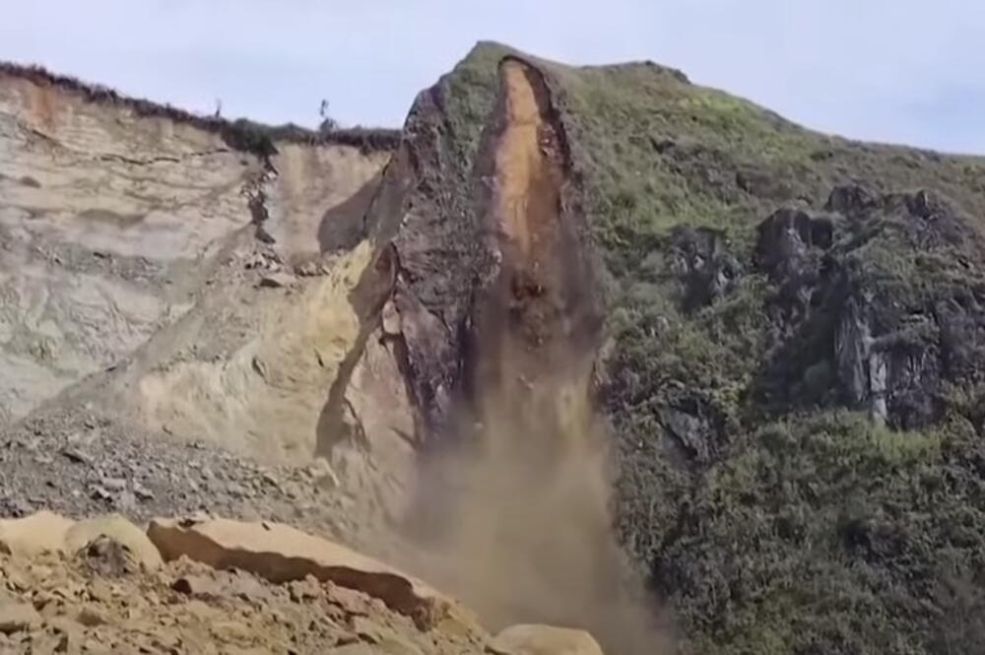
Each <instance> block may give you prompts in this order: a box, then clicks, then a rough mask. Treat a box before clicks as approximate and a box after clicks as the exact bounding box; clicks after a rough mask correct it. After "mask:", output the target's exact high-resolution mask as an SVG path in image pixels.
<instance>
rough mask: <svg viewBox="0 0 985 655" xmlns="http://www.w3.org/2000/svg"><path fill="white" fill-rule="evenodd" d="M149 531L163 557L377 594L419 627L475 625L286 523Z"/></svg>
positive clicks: (420, 587)
mask: <svg viewBox="0 0 985 655" xmlns="http://www.w3.org/2000/svg"><path fill="white" fill-rule="evenodd" d="M147 534H148V536H149V537H150V540H151V541H152V542H153V543H154V545H155V546H157V548H158V550H159V551H160V553H161V555H162V556H163V557H164V559H165V560H166V561H171V560H175V559H178V558H180V557H181V556H183V555H184V556H186V557H188V558H189V559H192V560H195V561H198V562H202V563H204V564H207V565H209V566H211V567H213V568H216V569H228V568H237V569H242V570H244V571H249V572H250V573H253V574H254V575H257V576H259V577H262V578H265V579H267V580H269V581H271V582H274V583H284V582H289V581H293V580H303V579H304V578H305V577H306V576H308V575H311V576H313V577H315V578H316V579H318V580H321V581H323V582H324V581H331V582H333V583H334V584H336V585H339V586H341V587H347V588H349V589H355V590H357V591H361V592H363V593H365V594H367V595H369V596H372V597H374V598H378V599H380V600H381V601H383V602H384V603H385V604H386V605H387V606H388V607H389V608H390V609H392V610H394V611H396V612H399V613H401V614H404V615H406V616H409V617H410V618H411V619H413V620H414V622H415V623H416V624H417V626H418V627H419V628H421V629H422V630H423V629H430V628H434V627H439V626H442V624H444V623H445V622H447V621H452V622H455V623H463V622H464V623H466V624H468V625H473V624H472V620H471V618H470V617H468V616H466V615H465V613H464V610H463V609H462V608H461V607H459V606H458V605H457V604H456V603H455V602H454V601H452V600H451V599H450V598H448V597H446V596H444V595H442V594H441V593H439V592H438V591H436V590H434V589H432V588H430V587H428V586H427V585H425V584H424V583H423V582H421V581H419V580H416V579H414V578H412V577H410V576H408V575H405V574H403V573H401V572H399V571H397V570H396V569H393V568H391V567H389V566H387V565H386V564H383V563H381V562H378V561H376V560H374V559H371V558H369V557H366V556H364V555H361V554H360V553H357V552H355V551H353V550H350V549H348V548H346V547H345V546H341V545H339V544H336V543H333V542H331V541H328V540H326V539H320V538H318V537H314V536H312V535H309V534H305V533H304V532H301V531H299V530H295V529H294V528H291V527H289V526H286V525H280V524H276V523H269V522H266V521H264V522H258V523H246V522H240V521H232V520H227V519H213V520H207V521H195V520H191V519H188V520H173V519H157V520H154V521H152V522H151V524H150V527H149V528H148V531H147Z"/></svg>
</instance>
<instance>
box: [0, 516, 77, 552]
mask: <svg viewBox="0 0 985 655" xmlns="http://www.w3.org/2000/svg"><path fill="white" fill-rule="evenodd" d="M73 525H75V521H73V520H72V519H67V518H65V517H64V516H59V515H58V514H54V513H52V512H49V511H41V512H36V513H34V514H31V515H30V516H25V517H24V518H19V519H0V548H2V549H3V550H4V551H5V552H8V553H10V554H12V555H20V556H23V557H33V556H35V555H39V554H41V553H44V552H63V551H64V550H65V537H66V535H67V534H68V531H69V530H70V529H71V528H72V526H73Z"/></svg>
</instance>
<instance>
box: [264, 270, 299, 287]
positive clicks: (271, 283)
mask: <svg viewBox="0 0 985 655" xmlns="http://www.w3.org/2000/svg"><path fill="white" fill-rule="evenodd" d="M297 282H298V279H297V278H296V277H294V276H293V275H291V274H290V273H270V274H268V275H264V276H263V277H261V278H260V286H261V287H267V288H271V289H279V288H289V287H292V286H294V285H296V284H297Z"/></svg>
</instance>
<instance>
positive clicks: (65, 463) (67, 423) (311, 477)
mask: <svg viewBox="0 0 985 655" xmlns="http://www.w3.org/2000/svg"><path fill="white" fill-rule="evenodd" d="M83 417H84V420H80V418H79V417H78V415H75V416H66V415H64V414H62V413H52V414H46V415H41V416H37V417H35V418H34V419H32V420H31V421H27V422H24V423H20V424H17V425H16V426H14V427H13V428H11V429H9V430H7V431H6V432H0V443H2V444H6V447H5V448H3V449H2V452H0V498H2V501H0V518H2V517H19V516H24V515H27V514H30V513H33V512H35V511H38V510H50V511H52V512H57V513H60V514H63V515H65V516H69V517H79V518H81V517H86V516H94V515H101V514H106V513H114V512H115V513H119V514H121V515H123V516H125V517H126V518H128V519H130V520H132V521H136V522H138V523H140V522H145V521H148V520H150V519H152V518H153V517H155V516H171V515H179V516H187V515H192V514H194V513H196V512H199V511H201V510H207V511H209V512H211V513H214V514H216V515H221V516H227V517H231V518H240V519H245V520H257V519H270V520H274V521H282V522H288V521H289V522H291V523H292V524H294V525H298V526H300V527H302V528H304V529H305V530H309V531H311V532H314V533H318V534H325V535H328V536H331V537H334V538H339V537H343V536H344V537H345V539H346V540H347V541H348V542H349V543H352V544H353V545H355V546H359V547H363V546H365V545H368V544H370V543H374V542H378V541H379V539H378V535H379V531H380V529H381V528H382V527H383V526H384V524H385V521H386V515H385V512H384V509H383V508H382V507H380V506H379V503H378V501H377V499H376V498H374V497H371V496H368V495H363V494H356V493H354V492H353V491H352V490H351V489H350V488H349V485H347V484H346V479H345V476H344V475H343V473H342V472H341V471H337V470H335V468H334V467H333V465H332V464H331V463H329V461H327V460H325V459H322V458H318V459H316V460H314V461H313V462H311V463H308V464H303V465H288V464H285V465H262V464H260V463H258V462H256V461H255V460H252V459H249V458H246V457H242V456H236V455H233V454H231V453H229V452H227V451H223V450H221V449H219V448H216V447H213V446H211V445H208V444H205V443H203V442H195V441H187V442H178V441H175V440H174V439H173V438H171V437H168V436H166V435H160V434H152V433H140V432H137V431H135V430H133V429H132V428H131V427H128V426H124V425H121V424H120V423H118V422H117V421H114V420H112V419H110V418H108V417H103V416H102V415H95V414H90V415H83ZM87 425H88V426H90V427H87ZM69 448H71V449H72V450H73V452H75V453H76V454H77V455H78V457H77V458H74V459H69V458H67V457H64V456H61V455H59V453H61V452H62V451H64V450H66V449H69ZM45 453H52V454H53V455H52V456H51V457H48V458H44V459H42V460H41V461H39V459H38V458H39V457H41V456H42V455H44V454H45ZM118 480H122V481H125V488H123V489H120V485H119V484H118V483H117V482H116V481H118Z"/></svg>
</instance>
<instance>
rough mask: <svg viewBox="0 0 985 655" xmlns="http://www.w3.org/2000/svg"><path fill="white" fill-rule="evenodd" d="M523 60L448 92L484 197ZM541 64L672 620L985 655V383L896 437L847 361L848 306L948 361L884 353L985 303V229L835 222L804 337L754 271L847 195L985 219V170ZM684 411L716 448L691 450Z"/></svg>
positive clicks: (644, 531)
mask: <svg viewBox="0 0 985 655" xmlns="http://www.w3.org/2000/svg"><path fill="white" fill-rule="evenodd" d="M510 54H516V53H515V52H513V51H511V50H509V49H508V48H505V47H502V46H498V45H496V44H480V46H478V47H477V48H476V49H475V50H474V51H473V52H472V53H471V54H470V55H469V57H467V58H466V60H465V61H463V62H462V63H461V64H460V65H459V66H458V67H457V68H456V69H455V70H454V71H453V72H452V73H451V74H449V75H448V76H446V77H445V78H443V79H442V81H441V83H440V84H439V85H438V86H437V87H436V89H435V90H433V91H432V92H431V93H432V94H438V96H437V101H438V102H439V103H440V104H441V106H442V107H443V108H444V111H445V119H446V120H447V130H448V133H449V134H450V142H449V144H448V146H447V148H448V151H449V153H450V155H451V156H453V157H454V158H455V161H457V166H458V167H459V169H460V170H463V171H465V172H464V173H463V174H464V175H467V174H468V171H470V170H471V166H472V165H473V164H474V163H475V158H476V153H477V148H478V143H479V140H480V138H481V130H482V125H483V124H484V122H485V119H486V116H487V114H488V112H489V111H490V109H491V108H492V103H493V99H494V95H495V90H496V87H497V82H496V65H497V63H498V61H499V60H500V59H501V58H502V57H503V56H505V55H510ZM531 61H534V63H535V64H537V65H538V66H540V67H541V69H542V70H543V71H544V72H545V74H546V76H547V78H548V83H549V86H550V87H551V91H552V96H553V98H552V99H553V102H554V104H555V107H556V109H557V110H558V111H559V114H560V120H561V121H562V124H563V126H564V128H565V132H566V133H567V137H568V141H569V144H570V148H571V152H572V158H573V166H574V171H573V173H572V176H573V179H575V180H576V181H577V184H578V186H579V189H578V191H579V196H578V203H579V205H580V206H582V207H583V208H584V213H585V214H586V217H587V219H588V220H587V222H588V225H589V226H590V230H591V233H592V236H593V242H594V244H595V246H596V248H597V249H598V251H599V255H600V257H601V259H602V261H603V262H604V264H605V271H604V274H603V277H604V278H605V284H604V289H605V294H606V298H605V300H606V302H607V304H608V307H609V313H608V326H607V327H608V333H609V336H610V337H611V339H612V342H613V344H614V347H613V348H612V349H611V354H610V355H609V356H608V359H607V360H606V361H605V362H604V363H603V368H604V372H605V375H604V379H605V381H606V382H605V384H604V385H603V389H602V393H601V398H600V401H601V404H602V406H603V408H604V409H605V410H606V412H607V415H608V417H609V419H610V422H611V425H612V431H613V434H614V438H615V439H616V445H617V446H618V448H617V451H618V457H619V464H620V470H621V477H620V479H619V481H618V485H617V510H618V512H617V513H618V525H617V527H618V528H619V530H620V534H621V536H622V539H623V543H624V544H625V546H626V548H627V550H628V551H629V552H630V553H631V554H633V555H634V556H635V557H636V559H637V561H638V562H639V563H640V565H641V566H642V567H643V568H645V569H647V570H648V571H649V572H650V578H651V582H652V584H653V587H654V589H656V590H657V591H658V592H659V593H660V594H661V595H662V596H663V597H664V598H665V599H666V600H667V601H668V602H669V603H670V604H671V605H672V606H673V609H674V611H675V613H676V615H677V616H678V618H679V621H680V624H681V628H682V631H683V634H684V635H685V638H684V642H683V644H682V648H683V650H684V651H685V652H689V653H703V654H707V655H739V654H745V653H767V654H769V653H776V654H780V653H782V654H788V653H796V654H799V655H816V654H820V653H825V654H827V653H844V654H846V655H847V654H853V655H874V654H876V653H879V654H882V653H895V654H899V655H904V654H905V655H916V654H918V653H919V654H925V653H934V654H938V653H940V654H941V655H943V654H945V653H946V654H948V655H964V654H965V653H967V654H970V653H973V652H974V653H977V652H979V651H980V645H981V644H982V643H985V627H983V620H982V619H981V616H982V614H981V610H982V609H983V608H985V446H983V443H985V441H983V440H982V439H981V435H980V434H979V429H980V427H981V425H982V424H983V419H985V412H983V411H982V410H981V409H979V408H980V407H981V406H982V403H981V400H982V399H983V398H985V390H983V389H985V387H982V384H983V382H982V380H985V371H978V372H975V374H974V375H978V378H974V375H972V377H971V378H969V379H968V380H966V381H963V382H962V381H957V382H954V383H947V384H944V385H943V386H942V387H941V388H940V389H933V390H930V391H928V393H931V392H932V393H934V394H938V395H939V396H940V397H941V399H942V407H943V408H944V409H943V411H942V413H941V414H940V415H939V416H937V417H936V418H935V420H934V422H932V423H931V424H926V425H921V427H920V428H919V429H914V430H905V431H893V430H890V429H888V428H885V427H879V426H877V425H874V424H873V423H871V422H870V421H869V420H868V418H867V417H866V416H864V415H861V414H859V413H853V412H852V411H848V410H846V409H845V408H843V407H841V405H842V404H843V403H842V401H841V399H840V397H839V395H838V393H837V392H836V391H837V390H836V385H837V375H836V368H837V367H836V362H835V360H834V355H833V352H832V351H833V347H834V346H833V344H834V339H835V331H836V329H837V324H838V316H839V312H840V311H841V304H840V303H842V302H843V300H844V291H845V290H846V289H853V288H857V289H864V290H867V291H868V292H869V293H871V294H872V295H873V297H875V298H877V299H879V300H878V302H876V303H875V304H874V308H873V310H872V311H873V321H874V323H873V324H874V326H875V330H876V332H877V336H880V338H883V337H884V339H883V341H882V342H880V344H881V345H880V346H879V347H885V348H888V349H892V348H910V349H914V348H916V349H920V348H924V349H928V348H932V345H933V344H932V343H931V337H932V335H931V336H928V334H926V333H925V332H922V331H921V330H924V329H925V326H926V324H928V323H926V321H925V323H923V324H921V323H919V321H918V323H916V324H915V327H913V328H912V329H910V328H907V329H906V330H898V332H899V333H898V334H887V333H886V332H889V331H892V330H895V329H896V328H897V327H899V326H900V325H903V324H905V322H906V320H909V319H911V318H913V317H916V318H918V319H920V320H924V319H927V320H930V321H931V322H932V321H933V320H936V318H934V317H936V316H937V314H935V312H937V311H938V309H939V308H940V307H942V306H946V305H948V303H955V302H959V300H958V299H959V298H960V294H961V293H963V292H962V291H961V289H965V290H966V293H970V294H974V293H977V291H975V290H976V289H985V275H983V271H982V268H974V267H972V268H971V269H968V268H967V267H965V266H964V265H962V264H960V262H961V261H965V262H967V261H975V262H981V261H982V260H981V259H980V258H978V259H976V257H978V255H976V254H975V252H973V250H974V249H973V248H972V247H971V246H965V245H962V243H964V242H967V243H972V242H973V240H974V239H977V238H978V235H979V234H980V232H981V230H982V227H983V226H982V225H981V224H979V223H974V222H972V223H970V225H969V226H968V227H969V229H970V232H968V233H967V234H964V236H963V239H964V241H962V242H960V243H959V242H953V243H952V242H948V243H941V244H937V245H934V246H932V247H923V246H921V247H916V246H915V245H914V239H915V238H923V237H924V236H926V233H925V232H926V231H924V232H919V231H916V232H915V231H914V227H913V226H912V225H908V224H907V223H906V221H905V220H902V219H900V217H899V216H900V214H899V211H897V209H898V208H894V206H892V203H890V204H889V205H887V206H886V208H885V210H884V211H882V210H880V211H882V213H879V212H874V213H872V212H870V215H868V216H867V217H866V218H865V219H864V220H857V221H855V220H848V221H843V222H841V223H838V227H837V229H836V244H835V245H834V247H833V248H832V249H831V251H830V252H828V253H825V254H824V256H821V257H819V258H818V259H817V261H816V262H815V263H816V266H817V267H818V270H824V271H827V272H826V273H825V275H828V276H829V278H827V282H825V284H827V285H828V286H826V287H824V290H825V294H826V295H824V296H823V297H819V298H818V299H817V300H816V302H817V303H818V304H817V307H816V308H815V309H814V310H813V314H812V318H811V319H810V320H809V321H802V322H801V323H798V322H797V321H796V320H793V319H791V318H790V312H791V307H790V306H789V302H790V301H789V300H788V299H785V297H784V296H783V294H782V293H781V292H782V290H781V289H780V288H778V287H777V285H776V283H775V282H773V281H771V280H770V279H769V278H768V277H767V276H766V275H765V274H764V273H762V272H759V271H757V268H756V263H755V258H754V256H753V254H754V248H755V245H756V240H757V230H756V228H757V226H758V225H759V224H760V222H762V221H763V220H764V219H765V218H767V217H768V216H769V215H770V214H771V213H772V212H773V211H775V210H776V209H778V208H780V207H785V206H798V207H807V208H810V209H812V210H813V211H815V212H822V208H823V206H824V204H825V201H826V200H827V198H828V195H829V194H830V193H831V191H832V189H833V188H834V187H835V186H837V185H842V184H847V183H860V184H863V185H864V186H866V187H867V188H868V189H870V190H871V191H872V192H873V193H874V194H882V193H889V192H907V191H912V190H915V189H919V188H928V189H932V190H934V191H935V192H936V193H938V194H940V195H941V196H943V197H946V198H947V199H948V201H949V202H951V203H953V205H954V207H955V212H956V213H957V214H958V215H964V216H985V160H983V159H980V158H972V157H951V156H945V155H941V154H938V153H932V152H927V151H920V150H915V149H912V148H901V147H892V146H883V145H875V144H865V143H858V142H854V141H849V140H845V139H841V138H837V137H832V136H828V135H823V134H818V133H814V132H811V131H809V130H805V129H803V128H801V127H799V126H797V125H795V124H793V123H791V122H789V121H786V120H784V119H782V118H781V117H778V116H777V115H775V114H773V113H771V112H769V111H766V110H764V109H762V108H760V107H757V106H756V105H754V104H752V103H749V102H747V101H744V100H741V99H738V98H735V97H733V96H730V95H728V94H725V93H722V92H719V91H715V90H710V89H704V88H701V87H698V86H695V85H692V84H691V83H689V82H688V81H687V79H686V78H684V77H683V76H682V75H681V74H680V73H679V72H677V71H674V70H671V69H667V68H662V67H660V66H656V65H653V64H649V63H638V64H627V65H622V66H611V67H590V68H571V67H566V66H561V65H558V64H553V63H550V62H540V61H536V60H531ZM899 198H903V196H900V197H899ZM463 202H464V201H463ZM682 226H687V227H689V228H705V229H708V230H711V231H712V232H713V233H714V234H715V235H718V236H717V238H718V239H719V243H720V244H721V247H722V248H723V249H724V250H725V251H726V252H727V253H728V254H729V256H731V257H734V259H735V260H736V261H737V262H738V263H739V265H740V268H741V271H742V274H741V275H740V277H739V279H738V280H737V282H736V283H735V284H734V285H733V286H732V288H731V290H730V291H729V292H728V293H726V294H725V295H724V296H721V297H717V298H715V299H713V300H711V301H710V302H705V303H703V304H699V305H697V306H694V305H693V303H689V302H688V293H689V292H688V286H687V283H686V280H685V279H684V278H682V277H681V275H679V274H677V273H675V265H676V264H675V262H676V261H677V260H678V259H679V258H680V252H679V249H678V248H679V247H678V245H677V241H676V237H675V235H676V234H679V229H680V228H681V227H682ZM944 227H945V228H946V227H947V226H946V225H945V226H944ZM934 229H936V228H934ZM930 234H931V236H933V234H934V232H933V230H931V231H930ZM921 235H923V236H921ZM825 267H827V268H825ZM839 284H840V285H841V286H839ZM982 297H983V298H985V294H982ZM942 303H943V305H942ZM966 304H967V303H966ZM927 317H930V318H927ZM921 325H923V326H924V327H921ZM787 332H789V334H788V333H787ZM781 346H782V347H781ZM927 352H933V351H932V350H928V351H927ZM979 374H980V375H979ZM972 378H974V379H978V380H979V382H974V380H973V379H972ZM682 414H683V415H686V416H688V417H691V418H690V419H688V420H691V421H692V422H691V423H689V425H690V428H689V429H690V430H691V431H692V433H693V435H692V437H694V435H697V437H696V438H695V439H696V441H695V439H692V442H690V443H688V442H687V439H682V438H681V437H680V436H678V435H676V434H675V428H674V425H675V422H680V420H681V419H680V416H681V415H682ZM976 426H977V427H976Z"/></svg>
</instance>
